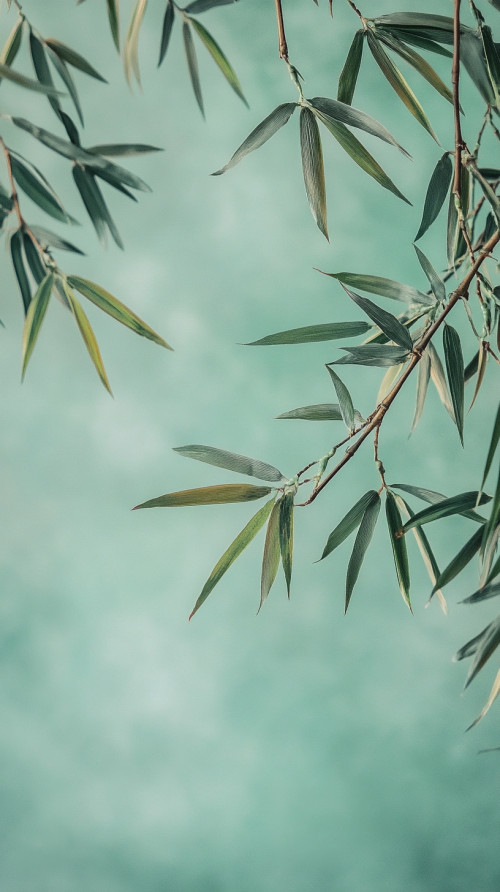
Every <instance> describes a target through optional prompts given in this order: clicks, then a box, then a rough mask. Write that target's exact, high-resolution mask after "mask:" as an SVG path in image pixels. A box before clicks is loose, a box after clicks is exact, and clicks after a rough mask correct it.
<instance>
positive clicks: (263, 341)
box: [245, 322, 371, 347]
mask: <svg viewBox="0 0 500 892" xmlns="http://www.w3.org/2000/svg"><path fill="white" fill-rule="evenodd" d="M370 328H371V326H370V325H368V323H367V322H331V323H330V322H328V323H326V324H325V325H306V326H304V328H290V329H288V330H287V331H279V332H277V333H276V334H272V335H267V336H266V337H265V338H260V340H258V341H250V343H249V344H245V347H257V346H261V347H264V346H271V345H275V344H312V343H316V342H318V341H334V340H337V339H338V338H355V337H358V336H359V335H363V334H365V333H366V332H367V331H369V330H370Z"/></svg>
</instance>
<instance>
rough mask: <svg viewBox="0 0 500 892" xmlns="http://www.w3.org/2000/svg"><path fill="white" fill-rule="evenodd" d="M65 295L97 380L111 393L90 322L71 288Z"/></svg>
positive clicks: (66, 289)
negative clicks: (97, 377)
mask: <svg viewBox="0 0 500 892" xmlns="http://www.w3.org/2000/svg"><path fill="white" fill-rule="evenodd" d="M65 293H66V298H67V300H68V303H69V305H70V308H71V312H72V313H73V316H74V317H75V321H76V324H77V325H78V329H79V331H80V334H81V336H82V338H83V342H84V344H85V346H86V348H87V351H88V354H89V356H90V358H91V360H92V362H93V363H94V366H95V369H96V371H97V374H98V375H99V378H100V379H101V381H102V383H103V384H104V387H105V388H106V390H107V391H108V392H109V393H111V387H110V384H109V381H108V376H107V374H106V369H105V368H104V363H103V361H102V356H101V351H100V350H99V345H98V343H97V340H96V337H95V334H94V332H93V330H92V327H91V325H90V322H89V320H88V319H87V316H86V315H85V312H84V310H83V308H82V306H81V304H80V302H79V301H78V300H77V298H76V297H75V294H74V292H73V291H72V290H71V288H68V287H66V288H65ZM111 395H112V394H111Z"/></svg>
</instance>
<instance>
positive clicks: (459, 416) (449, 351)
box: [443, 322, 464, 446]
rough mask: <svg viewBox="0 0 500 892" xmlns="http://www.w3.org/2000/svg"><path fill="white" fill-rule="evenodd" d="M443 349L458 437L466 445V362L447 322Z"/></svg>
mask: <svg viewBox="0 0 500 892" xmlns="http://www.w3.org/2000/svg"><path fill="white" fill-rule="evenodd" d="M443 348H444V358H445V362H446V372H447V375H448V385H449V388H450V395H451V402H452V406H453V414H454V416H455V422H456V425H457V428H458V435H459V437H460V442H461V444H462V446H463V445H464V360H463V355H462V346H461V343H460V337H459V335H458V332H457V331H456V330H455V329H454V328H453V327H452V326H451V325H448V324H447V323H446V322H445V324H444V328H443Z"/></svg>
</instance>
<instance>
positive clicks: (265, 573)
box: [257, 499, 282, 612]
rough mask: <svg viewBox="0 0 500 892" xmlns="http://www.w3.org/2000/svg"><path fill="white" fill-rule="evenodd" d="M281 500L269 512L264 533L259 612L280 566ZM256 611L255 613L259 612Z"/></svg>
mask: <svg viewBox="0 0 500 892" xmlns="http://www.w3.org/2000/svg"><path fill="white" fill-rule="evenodd" d="M281 501H282V500H281V499H278V500H277V501H276V502H275V503H274V505H273V509H272V511H271V516H270V517H269V523H268V525H267V531H266V541H265V544H264V554H263V556H262V573H261V581H260V604H259V611H260V609H261V607H262V605H263V603H264V601H265V600H266V598H267V596H268V594H269V592H270V591H271V588H272V585H273V582H274V580H275V579H276V574H277V573H278V568H279V565H280V558H281V549H280V526H279V523H280V511H281ZM259 611H257V612H259Z"/></svg>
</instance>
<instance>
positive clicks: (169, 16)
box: [158, 0, 175, 67]
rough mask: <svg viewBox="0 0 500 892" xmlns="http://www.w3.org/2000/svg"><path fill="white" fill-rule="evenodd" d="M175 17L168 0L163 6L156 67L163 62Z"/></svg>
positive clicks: (172, 5) (172, 7)
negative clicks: (158, 55)
mask: <svg viewBox="0 0 500 892" xmlns="http://www.w3.org/2000/svg"><path fill="white" fill-rule="evenodd" d="M174 18H175V10H174V4H173V3H172V2H171V0H168V3H167V5H166V8H165V15H164V16H163V25H162V30H161V41H160V58H159V59H158V67H160V65H161V63H162V62H163V60H164V58H165V55H166V52H167V50H168V45H169V43H170V36H171V34H172V28H173V24H174Z"/></svg>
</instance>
